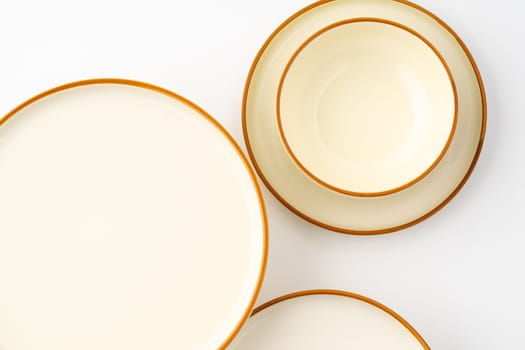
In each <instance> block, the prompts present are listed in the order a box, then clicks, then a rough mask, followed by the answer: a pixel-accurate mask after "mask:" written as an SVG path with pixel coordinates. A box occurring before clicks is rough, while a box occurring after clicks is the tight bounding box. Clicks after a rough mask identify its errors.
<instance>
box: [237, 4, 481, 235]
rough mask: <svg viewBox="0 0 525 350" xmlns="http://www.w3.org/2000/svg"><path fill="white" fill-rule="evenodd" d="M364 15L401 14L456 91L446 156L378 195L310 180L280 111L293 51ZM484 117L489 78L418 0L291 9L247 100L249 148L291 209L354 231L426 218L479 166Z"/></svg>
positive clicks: (255, 72)
mask: <svg viewBox="0 0 525 350" xmlns="http://www.w3.org/2000/svg"><path fill="white" fill-rule="evenodd" d="M358 18H379V19H381V20H387V21H391V22H395V23H398V24H401V25H403V26H404V27H406V28H409V29H410V30H412V31H413V32H416V33H418V34H419V35H420V36H421V37H423V38H425V39H426V40H427V41H428V42H429V43H430V44H431V45H432V46H433V47H434V48H435V49H436V50H437V52H439V53H440V54H441V56H442V57H443V59H444V61H445V62H446V64H447V65H448V67H449V69H450V72H451V74H452V77H453V80H454V82H455V86H456V91H457V98H458V104H457V108H458V114H457V123H456V129H455V132H454V137H453V139H452V142H451V143H450V145H449V146H448V150H447V152H446V154H445V155H444V156H443V158H442V159H441V161H440V162H439V163H438V164H436V166H435V167H434V168H433V169H432V171H431V172H430V173H429V174H428V175H427V176H425V177H424V178H423V179H421V180H420V181H419V182H417V183H415V184H414V185H412V186H410V187H408V188H406V189H404V190H402V191H399V192H396V193H394V194H390V195H386V196H380V197H359V196H351V195H346V194H342V193H339V192H337V191H334V190H332V189H329V188H326V187H325V186H322V185H320V184H318V183H317V182H315V181H314V180H312V179H311V177H309V176H308V175H306V174H305V173H304V172H303V171H301V169H300V167H298V166H296V163H295V162H294V161H293V160H292V158H291V157H290V156H289V154H288V153H287V151H286V148H285V147H284V146H283V143H282V142H281V137H280V134H279V128H278V122H277V116H276V98H277V91H278V87H279V82H280V78H281V76H282V73H283V71H284V69H285V68H286V65H287V63H288V62H289V61H290V59H291V57H292V56H293V54H294V52H295V51H296V50H297V49H298V48H299V47H300V46H301V45H302V44H303V43H304V42H305V41H307V40H308V38H310V37H311V36H312V35H313V34H315V33H317V32H318V31H320V30H323V29H324V28H326V27H327V26H330V25H333V24H334V23H338V22H341V21H348V20H351V19H358ZM485 122H486V105H485V95H484V89H483V85H482V81H481V77H480V74H479V72H478V69H477V68H476V65H475V63H474V60H473V58H472V56H471V55H470V53H469V51H468V50H467V48H466V46H465V45H464V44H463V42H462V41H461V40H460V39H459V37H458V36H457V35H456V34H455V33H454V32H453V31H452V30H451V29H450V28H449V27H448V26H447V25H446V24H445V23H443V22H442V21H441V20H439V19H438V18H437V17H436V16H434V15H432V14H431V13H429V12H428V11H426V10H424V9H422V8H421V7H418V6H417V5H414V4H412V3H408V2H405V1H394V0H334V1H322V2H317V3H315V4H313V5H311V6H309V7H307V8H305V9H303V10H301V11H299V12H298V13H296V14H295V15H293V16H292V17H291V18H290V19H288V20H287V21H286V22H285V23H283V25H281V26H280V27H279V28H278V29H277V30H276V31H275V32H274V33H273V34H272V35H271V37H270V38H269V39H268V40H267V42H266V43H265V44H264V46H263V48H262V49H261V51H260V52H259V54H258V55H257V57H256V59H255V62H254V64H253V66H252V69H251V71H250V73H249V76H248V80H247V84H246V89H245V95H244V104H243V127H244V135H245V141H246V144H247V147H248V151H249V153H250V156H251V158H252V160H253V162H254V164H255V166H256V169H257V170H258V172H259V174H260V175H261V177H262V178H263V181H264V182H265V184H266V185H267V186H268V188H269V189H270V190H271V191H272V193H273V194H274V195H275V196H276V197H277V198H278V199H279V200H281V201H282V202H283V203H284V204H285V205H286V206H287V207H288V208H290V209H291V210H292V211H294V212H295V213H297V214H298V215H300V216H302V217H303V218H305V219H307V220H309V221H311V222H313V223H315V224H317V225H320V226H322V227H325V228H328V229H331V230H335V231H339V232H345V233H355V234H378V233H387V232H392V231H395V230H399V229H402V228H405V227H408V226H410V225H413V224H415V223H417V222H420V221H421V220H424V219H425V218H427V217H429V216H430V215H432V214H433V213H435V212H436V211H437V210H439V209H440V208H442V207H443V206H444V205H445V204H446V203H448V202H449V201H450V200H451V199H452V198H453V197H454V195H455V194H456V193H457V192H458V191H459V190H460V188H461V187H462V186H463V184H464V183H465V182H466V180H467V178H468V176H469V175H470V173H471V172H472V170H473V168H474V165H475V163H476V160H477V158H478V156H479V153H480V151H481V145H482V142H483V137H484V133H485Z"/></svg>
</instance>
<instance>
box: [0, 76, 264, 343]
mask: <svg viewBox="0 0 525 350" xmlns="http://www.w3.org/2000/svg"><path fill="white" fill-rule="evenodd" d="M0 124H1V126H0V348H1V349H7V350H11V349H12V350H15V349H16V350H33V349H39V350H72V349H75V350H92V349H99V350H115V349H126V350H133V349H136V350H139V349H140V350H143V349H159V350H160V349H166V350H167V349H217V348H222V347H225V346H226V345H227V344H228V343H229V342H230V341H231V340H232V339H233V337H234V336H235V334H236V333H237V332H238V330H239V329H240V327H241V325H242V324H243V322H244V321H245V320H246V319H247V317H248V316H249V314H250V312H251V309H252V306H253V303H254V301H255V298H256V295H257V293H258V291H259V288H260V285H261V282H262V276H263V273H264V268H265V262H266V247H267V242H266V234H267V233H266V228H267V225H266V219H265V211H264V206H263V201H262V198H261V194H260V190H259V188H258V185H257V184H256V180H255V177H254V174H253V172H252V170H251V168H250V166H249V165H248V163H247V161H246V159H245V158H244V156H243V155H242V153H241V151H240V149H239V148H238V146H237V145H236V144H235V142H234V141H233V139H232V138H231V137H230V136H229V135H228V134H227V132H226V131H225V130H224V129H223V128H222V127H221V126H220V125H219V124H218V123H217V122H216V121H215V120H213V119H212V118H211V117H210V116H209V115H208V114H206V113H205V112H204V111H203V110H202V109H200V108H199V107H197V106H196V105H194V104H192V103H191V102H189V101H188V100H186V99H184V98H182V97H180V96H179V95H176V94H174V93H172V92H169V91H167V90H164V89H162V88H159V87H155V86H152V85H149V84H145V83H140V82H135V81H128V80H117V79H99V80H90V81H81V82H76V83H72V84H68V85H65V86H61V87H58V88H55V89H53V90H50V91H47V92H44V93H43V94H41V95H39V96H36V97H34V98H32V99H31V100H29V101H27V102H25V103H24V104H22V105H21V106H19V107H18V108H16V109H15V110H13V111H12V112H11V113H9V114H8V115H7V116H6V117H4V118H3V119H1V120H0Z"/></svg>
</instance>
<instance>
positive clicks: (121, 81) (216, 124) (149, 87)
mask: <svg viewBox="0 0 525 350" xmlns="http://www.w3.org/2000/svg"><path fill="white" fill-rule="evenodd" d="M96 84H119V85H127V86H134V87H138V88H143V89H146V90H151V91H154V92H157V93H160V94H163V95H166V96H168V97H171V98H173V99H175V100H178V101H179V102H181V103H183V104H185V105H186V106H188V107H190V108H191V109H193V110H194V111H196V112H198V113H199V114H200V115H201V116H203V117H204V119H206V120H208V121H209V122H210V123H211V124H212V125H213V126H214V127H215V128H216V129H217V130H218V131H219V132H220V133H222V134H223V135H224V136H225V137H226V139H227V140H228V141H229V142H230V144H231V145H232V146H233V148H234V149H235V151H236V152H237V154H238V155H239V158H240V159H241V161H242V162H243V163H244V166H245V167H246V170H247V171H248V173H249V174H250V179H251V181H252V183H253V186H254V188H255V191H256V194H257V198H258V200H259V209H260V213H261V218H262V223H263V246H262V249H263V254H262V261H261V268H260V271H259V277H258V279H257V285H256V286H255V290H254V291H253V294H252V297H251V299H250V302H249V304H248V307H247V308H246V310H245V311H244V314H243V316H242V318H241V320H240V321H239V322H238V323H237V325H236V326H235V328H234V329H233V330H232V332H231V333H230V335H229V336H228V337H227V338H226V340H225V341H224V342H223V343H222V344H221V346H220V347H219V349H226V347H227V346H228V345H229V344H230V343H231V342H232V341H233V339H234V338H235V336H236V335H237V333H239V331H240V330H241V328H242V326H243V325H244V323H245V322H246V320H247V319H248V317H249V316H250V312H251V310H252V308H253V306H254V305H255V301H256V299H257V296H258V295H259V292H260V290H261V286H262V282H263V278H264V274H265V272H266V264H267V259H268V240H269V234H268V218H267V215H266V207H265V204H264V198H263V195H262V191H261V188H260V186H259V184H258V182H257V177H256V176H255V173H254V171H253V169H252V167H251V165H250V163H249V161H248V159H247V158H246V156H245V155H244V153H243V152H242V150H241V148H240V147H239V145H238V144H237V142H236V141H235V140H234V139H233V137H232V136H231V135H230V134H229V133H228V131H226V129H225V128H224V127H223V126H222V125H221V124H220V123H219V122H218V121H217V120H215V119H214V118H213V117H212V116H211V115H209V114H208V113H207V112H206V111H204V110H203V109H202V108H200V107H199V106H197V105H196V104H195V103H193V102H191V101H190V100H188V99H186V98H184V97H182V96H180V95H179V94H176V93H174V92H172V91H170V90H167V89H164V88H161V87H159V86H155V85H152V84H148V83H144V82H140V81H136V80H128V79H116V78H99V79H89V80H81V81H75V82H72V83H69V84H65V85H61V86H58V87H55V88H52V89H50V90H47V91H44V92H42V93H40V94H38V95H36V96H34V97H32V98H30V99H29V100H27V101H25V102H23V103H22V104H20V105H19V106H17V107H16V108H14V109H13V110H11V111H10V112H9V113H7V114H6V115H5V116H4V117H3V118H2V119H0V126H2V125H3V124H4V123H5V122H7V121H8V120H9V119H11V118H12V117H13V116H14V115H16V114H17V113H18V112H19V111H21V110H23V109H24V108H26V107H27V106H29V105H31V104H32V103H35V102H37V101H39V100H41V99H43V98H45V97H47V96H49V95H52V94H54V93H57V92H61V91H64V90H68V89H71V88H76V87H81V86H87V85H96Z"/></svg>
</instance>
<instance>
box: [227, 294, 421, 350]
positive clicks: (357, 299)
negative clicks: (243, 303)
mask: <svg viewBox="0 0 525 350" xmlns="http://www.w3.org/2000/svg"><path fill="white" fill-rule="evenodd" d="M268 304H269V305H267V306H263V307H262V309H261V310H259V309H258V310H256V313H255V314H254V315H253V316H252V317H250V319H249V320H248V323H247V324H246V326H245V327H244V328H243V330H242V331H241V333H240V334H239V336H238V338H237V339H236V340H235V341H234V343H233V344H232V346H231V347H230V349H232V350H266V349H290V350H295V349H302V350H325V349H359V350H385V349H388V350H426V349H429V347H428V345H427V344H426V343H425V341H424V340H423V339H422V338H421V336H420V335H419V334H417V332H416V331H415V330H414V329H413V328H412V327H411V326H410V325H409V324H408V323H407V322H406V321H405V320H403V319H402V318H401V317H400V316H399V315H397V314H395V313H394V312H393V311H391V310H389V309H388V308H386V307H384V306H383V305H381V304H379V303H377V302H375V301H373V300H370V299H368V298H365V297H362V296H359V295H355V294H350V293H345V292H339V291H310V292H301V293H297V294H296V295H291V296H285V297H283V298H279V299H277V300H275V301H272V302H270V303H268Z"/></svg>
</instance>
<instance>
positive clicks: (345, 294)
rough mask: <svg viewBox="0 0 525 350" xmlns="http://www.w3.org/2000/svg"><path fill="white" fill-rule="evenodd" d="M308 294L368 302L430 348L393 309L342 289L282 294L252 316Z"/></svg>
mask: <svg viewBox="0 0 525 350" xmlns="http://www.w3.org/2000/svg"><path fill="white" fill-rule="evenodd" d="M309 295H337V296H343V297H347V298H351V299H356V300H360V301H363V302H365V303H368V304H370V305H372V306H375V307H377V308H378V309H381V310H382V311H384V312H386V313H387V314H389V315H390V316H392V317H393V318H395V319H396V320H397V321H399V322H400V323H401V324H402V325H403V326H404V327H405V328H406V329H407V330H408V331H409V332H410V333H411V334H412V335H413V336H414V337H415V338H416V339H417V341H418V342H419V344H421V345H422V346H423V348H424V349H425V350H430V347H429V346H428V344H427V343H426V342H425V340H424V339H423V337H422V336H421V335H420V334H419V333H418V332H417V331H416V330H415V329H414V327H412V326H411V325H410V324H409V323H408V322H407V321H406V320H405V319H404V318H403V317H401V316H400V315H399V314H397V313H396V312H395V311H393V310H392V309H390V308H388V307H386V306H385V305H383V304H381V303H380V302H378V301H375V300H373V299H370V298H368V297H365V296H363V295H359V294H355V293H350V292H345V291H342V290H334V289H313V290H304V291H300V292H295V293H291V294H287V295H284V296H282V297H279V298H275V299H273V300H270V301H268V302H266V303H264V304H262V305H261V306H258V307H257V308H255V310H253V313H252V316H253V315H255V314H257V313H259V312H261V311H263V310H265V309H267V308H269V307H271V306H273V305H275V304H278V303H280V302H282V301H286V300H290V299H294V298H300V297H304V296H309Z"/></svg>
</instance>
